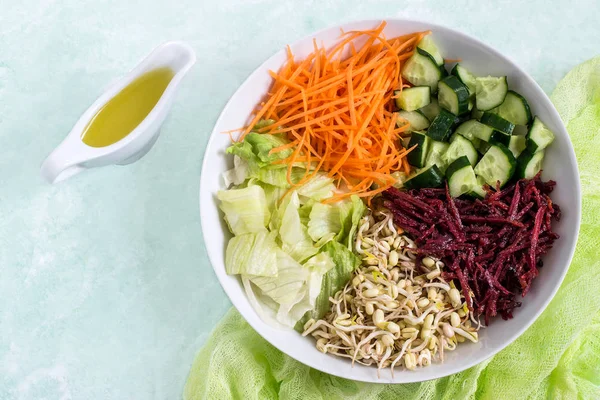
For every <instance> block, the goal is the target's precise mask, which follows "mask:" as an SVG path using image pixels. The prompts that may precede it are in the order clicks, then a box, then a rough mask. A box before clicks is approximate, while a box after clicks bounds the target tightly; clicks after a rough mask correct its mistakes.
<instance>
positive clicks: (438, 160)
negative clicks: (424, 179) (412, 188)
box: [425, 140, 450, 173]
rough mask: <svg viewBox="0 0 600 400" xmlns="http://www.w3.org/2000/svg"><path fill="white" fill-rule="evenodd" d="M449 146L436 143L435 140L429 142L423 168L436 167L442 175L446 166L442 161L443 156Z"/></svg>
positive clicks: (444, 143)
mask: <svg viewBox="0 0 600 400" xmlns="http://www.w3.org/2000/svg"><path fill="white" fill-rule="evenodd" d="M448 147H450V145H449V144H448V143H446V142H438V141H437V140H429V151H428V152H427V160H426V161H425V166H426V167H429V166H431V165H436V166H437V167H438V168H439V169H440V171H441V172H442V173H444V172H445V171H446V167H447V166H448V164H446V162H445V161H444V159H443V156H444V154H446V152H447V151H448Z"/></svg>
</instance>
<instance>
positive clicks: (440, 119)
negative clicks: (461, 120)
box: [427, 108, 456, 142]
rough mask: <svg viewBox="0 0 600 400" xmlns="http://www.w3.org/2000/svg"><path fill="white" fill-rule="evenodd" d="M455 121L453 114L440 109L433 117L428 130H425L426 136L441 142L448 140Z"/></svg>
mask: <svg viewBox="0 0 600 400" xmlns="http://www.w3.org/2000/svg"><path fill="white" fill-rule="evenodd" d="M455 120H456V116H455V115H454V114H452V113H451V112H450V111H447V110H444V109H443V108H442V109H441V110H440V113H439V114H438V116H437V117H435V119H434V120H433V122H432V123H431V125H430V126H429V129H427V136H429V137H430V138H432V139H433V140H438V141H441V142H444V141H446V140H448V138H450V134H451V133H452V126H453V125H454V122H455Z"/></svg>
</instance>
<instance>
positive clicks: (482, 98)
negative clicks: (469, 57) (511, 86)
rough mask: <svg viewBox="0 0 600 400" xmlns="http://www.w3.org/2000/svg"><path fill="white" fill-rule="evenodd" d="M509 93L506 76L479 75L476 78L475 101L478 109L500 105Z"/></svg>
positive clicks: (485, 109)
mask: <svg viewBox="0 0 600 400" xmlns="http://www.w3.org/2000/svg"><path fill="white" fill-rule="evenodd" d="M506 93H508V83H507V82H506V77H505V76H502V77H499V78H497V77H493V76H486V77H478V78H475V101H476V105H477V109H478V110H481V111H488V110H491V109H492V108H496V107H498V106H499V105H500V104H502V102H503V101H504V98H505V97H506Z"/></svg>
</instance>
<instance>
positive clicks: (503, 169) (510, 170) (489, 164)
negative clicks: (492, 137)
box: [475, 144, 517, 188]
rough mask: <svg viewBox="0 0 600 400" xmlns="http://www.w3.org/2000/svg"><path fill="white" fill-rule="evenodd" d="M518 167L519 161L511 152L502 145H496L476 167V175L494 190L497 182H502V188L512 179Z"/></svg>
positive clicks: (492, 146) (491, 147)
mask: <svg viewBox="0 0 600 400" xmlns="http://www.w3.org/2000/svg"><path fill="white" fill-rule="evenodd" d="M516 165H517V160H516V159H515V156H513V154H512V153H511V152H510V150H508V149H507V148H506V147H505V146H503V145H501V144H495V145H491V146H490V148H489V149H488V151H486V152H485V154H484V155H483V157H482V158H481V160H479V162H478V163H477V165H476V166H475V174H476V175H478V176H481V177H482V178H483V180H484V181H485V182H486V183H487V184H488V185H490V186H491V187H493V188H495V187H496V182H500V187H502V186H504V184H506V182H508V181H509V179H510V178H512V176H513V174H514V172H515V167H516Z"/></svg>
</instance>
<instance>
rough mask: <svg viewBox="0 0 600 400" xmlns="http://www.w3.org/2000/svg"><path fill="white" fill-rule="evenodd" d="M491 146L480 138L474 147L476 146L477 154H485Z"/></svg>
mask: <svg viewBox="0 0 600 400" xmlns="http://www.w3.org/2000/svg"><path fill="white" fill-rule="evenodd" d="M491 146H492V145H491V144H489V143H488V142H486V141H483V140H481V141H479V146H476V147H477V151H478V152H479V154H485V153H486V152H487V151H488V150H489V149H490V147H491Z"/></svg>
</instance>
